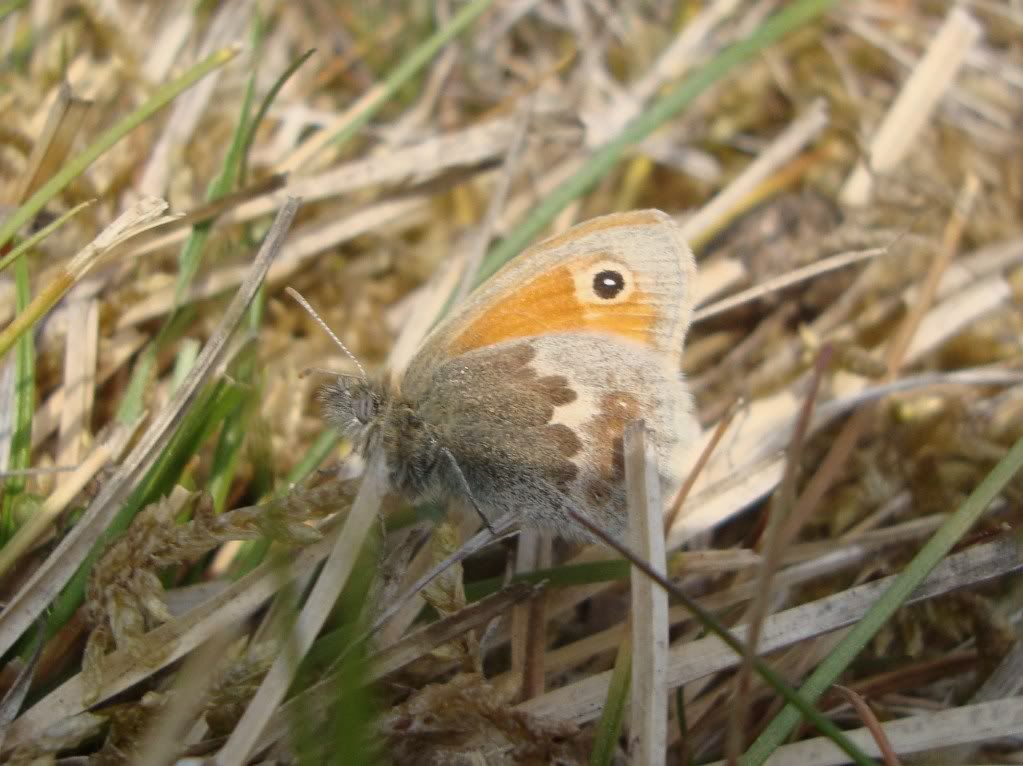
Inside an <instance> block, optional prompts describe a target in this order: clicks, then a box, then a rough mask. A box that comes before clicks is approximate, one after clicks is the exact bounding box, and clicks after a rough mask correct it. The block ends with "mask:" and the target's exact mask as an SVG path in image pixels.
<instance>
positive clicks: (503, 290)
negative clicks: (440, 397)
mask: <svg viewBox="0 0 1023 766" xmlns="http://www.w3.org/2000/svg"><path fill="white" fill-rule="evenodd" d="M695 276H696V263H695V261H694V259H693V254H692V251H691V250H690V249H689V246H688V245H687V244H686V243H685V241H684V240H683V239H682V235H681V232H680V231H679V229H678V227H677V226H676V225H675V222H674V221H673V220H672V219H671V217H670V216H668V215H666V214H665V213H662V212H661V211H659V210H639V211H634V212H631V213H616V214H614V215H607V216H603V217H600V218H594V219H593V220H590V221H586V222H585V223H582V224H579V225H577V226H574V227H572V228H571V229H569V230H568V231H566V232H564V233H563V234H559V235H557V236H554V237H551V238H549V239H546V240H544V241H543V242H540V243H539V244H537V245H536V246H534V247H532V248H529V249H528V250H526V251H524V252H523V253H522V254H521V255H519V256H518V257H516V258H515V259H513V260H512V261H510V262H509V263H508V264H506V265H505V266H504V268H502V269H501V270H500V271H498V272H497V273H496V274H494V275H493V276H492V277H491V278H490V279H489V280H487V282H486V283H485V284H484V285H482V286H481V287H480V288H479V289H477V290H476V291H475V292H474V293H472V295H470V297H469V299H468V300H466V301H465V302H464V303H463V304H462V305H461V306H460V307H458V308H457V309H456V310H455V311H454V312H453V313H452V314H451V315H449V316H448V317H447V319H446V320H445V321H444V322H442V323H441V324H440V325H438V326H437V327H436V328H435V329H434V331H433V332H431V333H430V335H429V336H428V337H427V339H426V341H425V342H424V345H423V347H422V348H421V350H420V353H419V354H417V360H416V361H419V362H420V364H423V363H425V364H430V363H431V362H433V361H436V360H438V359H444V358H450V357H453V356H457V355H459V354H464V353H466V352H468V351H472V350H475V349H479V348H485V347H486V346H491V345H494V344H496V343H502V342H505V341H508V340H513V339H516V338H528V337H536V336H542V335H550V334H554V333H563V332H573V333H580V332H581V333H598V334H601V335H609V336H612V337H614V338H618V339H621V340H627V341H630V342H633V343H637V344H639V345H641V346H643V347H645V348H647V349H649V350H651V351H653V352H654V353H655V354H657V355H658V357H659V358H660V359H661V361H662V362H663V363H664V364H666V365H669V366H671V367H673V368H674V369H676V370H677V369H678V368H679V364H680V361H681V354H682V342H683V339H684V338H685V333H686V330H687V329H688V327H689V321H690V319H691V317H692V312H693V300H694V294H695V293H694V281H695ZM413 364H414V362H413ZM409 373H410V374H413V370H411V369H410V370H409Z"/></svg>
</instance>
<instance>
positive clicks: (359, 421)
mask: <svg viewBox="0 0 1023 766" xmlns="http://www.w3.org/2000/svg"><path fill="white" fill-rule="evenodd" d="M319 399H320V405H321V407H322V408H323V419H324V420H326V421H327V422H329V423H331V424H332V425H333V426H334V427H335V428H337V429H338V430H339V431H340V432H341V433H342V434H344V435H345V436H346V437H348V438H349V439H351V440H352V441H353V442H354V444H355V446H356V448H357V449H359V450H361V451H365V449H366V447H367V446H368V445H369V443H370V442H371V440H372V439H373V438H374V435H375V434H376V433H377V432H378V431H379V428H380V421H381V419H382V413H383V410H384V406H385V404H386V395H385V391H384V388H383V386H382V385H380V384H379V383H377V382H375V381H371V380H369V379H368V378H362V377H355V376H349V375H339V376H338V377H337V378H336V379H335V380H334V382H333V383H328V384H327V385H326V386H324V387H323V388H322V389H320V394H319Z"/></svg>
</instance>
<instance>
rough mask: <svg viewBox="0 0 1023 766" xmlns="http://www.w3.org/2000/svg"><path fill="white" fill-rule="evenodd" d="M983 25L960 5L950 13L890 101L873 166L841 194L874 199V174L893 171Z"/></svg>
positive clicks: (874, 145)
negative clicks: (895, 96) (871, 196)
mask: <svg viewBox="0 0 1023 766" xmlns="http://www.w3.org/2000/svg"><path fill="white" fill-rule="evenodd" d="M980 31H981V30H980V26H979V25H978V24H977V22H976V21H974V19H973V17H971V16H970V14H969V13H968V12H967V11H966V10H964V9H963V8H961V7H958V6H957V7H954V8H953V9H952V10H951V11H949V14H948V17H947V18H946V20H945V23H944V24H943V25H942V28H941V30H940V31H939V32H938V34H937V35H935V37H934V39H933V40H932V41H931V44H930V46H929V47H928V49H927V53H926V54H925V55H924V57H923V58H922V59H921V60H920V63H919V64H918V65H917V67H916V69H914V70H913V73H912V75H910V77H909V79H908V80H907V81H906V84H905V86H904V87H903V89H902V91H901V92H900V93H899V97H898V98H897V99H896V100H895V103H893V104H892V107H891V109H890V110H889V111H888V114H887V115H885V119H884V122H882V123H881V126H880V127H879V128H878V130H877V133H876V134H875V136H874V140H873V141H872V142H871V145H870V152H869V155H868V156H869V163H870V168H869V170H868V168H867V166H866V165H865V164H863V163H861V164H859V165H857V166H856V169H855V170H854V171H853V173H852V175H851V176H850V177H849V179H848V180H847V181H846V183H845V186H844V187H843V188H842V191H841V193H840V195H839V196H840V198H841V200H842V201H843V202H845V203H846V204H848V205H863V204H865V203H866V202H867V201H868V200H869V199H870V194H871V189H872V186H873V182H872V179H871V172H874V173H887V172H890V171H892V170H894V169H895V167H896V166H897V165H898V164H899V162H900V161H901V160H902V158H903V157H904V156H905V155H906V152H907V151H908V150H909V149H910V147H912V146H913V142H914V141H915V139H916V137H917V135H918V134H919V132H920V131H921V130H922V129H923V127H924V126H925V125H926V124H927V122H928V121H929V120H930V118H931V114H932V112H933V111H934V107H935V106H936V105H937V103H938V101H939V100H940V99H941V97H942V96H943V95H944V94H945V91H946V90H947V89H948V88H949V86H950V85H951V84H952V80H953V79H954V78H955V76H956V74H957V73H958V72H959V67H960V66H961V65H962V63H963V60H964V59H965V58H966V55H967V53H969V51H970V48H971V47H972V46H973V44H974V43H975V42H976V41H977V38H978V37H979V36H980Z"/></svg>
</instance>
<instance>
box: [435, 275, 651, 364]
mask: <svg viewBox="0 0 1023 766" xmlns="http://www.w3.org/2000/svg"><path fill="white" fill-rule="evenodd" d="M572 274H573V269H572V268H571V267H568V266H562V267H560V268H557V269H553V270H551V271H549V272H547V273H545V274H541V275H540V276H538V277H536V278H535V279H533V280H532V281H530V282H527V283H526V284H524V285H522V286H520V287H517V288H515V289H514V290H513V291H511V292H510V293H508V294H507V295H505V296H504V297H502V298H498V299H497V300H495V301H494V302H493V303H492V304H491V305H490V306H489V307H488V308H487V309H486V310H485V311H484V312H483V313H481V314H479V315H478V316H476V317H475V318H474V319H472V320H471V321H470V322H469V323H468V325H467V326H466V328H465V329H464V330H462V332H460V333H459V334H458V335H457V336H456V337H455V338H454V340H453V341H452V342H451V352H452V353H453V354H462V353H465V352H466V351H471V350H473V349H477V348H483V347H485V346H492V345H494V344H496V343H502V342H504V341H508V340H513V339H515V338H527V337H530V336H533V335H546V334H548V333H557V332H603V333H609V334H611V335H617V336H619V337H622V338H625V339H627V340H631V341H635V342H637V343H642V344H644V345H652V344H653V337H652V336H653V330H654V320H655V318H656V315H655V312H654V311H653V310H652V309H651V307H650V306H649V305H648V303H647V301H646V300H645V296H644V294H643V292H642V291H641V290H634V291H633V293H632V294H631V295H630V296H629V299H628V300H626V301H622V302H620V303H614V304H608V305H601V304H594V303H587V304H584V303H581V302H580V301H579V299H578V297H577V296H576V292H575V280H574V279H573V278H572Z"/></svg>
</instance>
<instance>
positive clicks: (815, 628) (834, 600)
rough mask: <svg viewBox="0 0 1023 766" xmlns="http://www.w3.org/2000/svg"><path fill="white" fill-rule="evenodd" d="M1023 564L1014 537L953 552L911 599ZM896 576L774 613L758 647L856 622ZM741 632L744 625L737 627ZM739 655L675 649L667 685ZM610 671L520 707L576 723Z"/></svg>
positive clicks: (715, 649)
mask: <svg viewBox="0 0 1023 766" xmlns="http://www.w3.org/2000/svg"><path fill="white" fill-rule="evenodd" d="M1021 569H1023V558H1021V557H1020V553H1019V548H1018V547H1017V545H1016V543H1015V542H1014V541H1012V540H1002V541H999V542H994V543H988V544H986V545H980V546H977V547H975V548H971V549H969V550H967V551H964V552H962V553H957V554H955V555H952V556H949V557H948V558H947V559H946V560H945V561H943V562H942V563H941V564H940V565H939V566H938V567H935V569H934V571H933V572H932V573H931V575H930V576H929V577H928V578H927V580H926V581H925V582H924V584H923V585H922V586H921V587H920V588H919V589H917V590H916V591H915V592H914V593H913V597H912V599H911V601H912V602H917V601H921V600H924V599H928V598H933V597H935V596H937V595H940V594H942V593H948V592H950V591H952V590H956V589H959V588H966V587H969V586H971V585H974V584H977V583H981V582H987V581H990V580H992V579H994V578H998V577H1003V576H1005V575H1008V574H1011V573H1013V572H1018V571H1020V570H1021ZM894 580H895V577H894V576H893V577H885V578H882V579H880V580H876V581H874V582H871V583H868V584H866V585H859V586H857V587H855V588H850V589H849V590H846V591H842V592H840V593H837V594H835V595H833V596H828V597H826V598H823V599H819V600H817V601H812V602H810V603H808V604H804V605H802V606H798V607H794V608H792V609H787V610H785V611H784V612H778V613H776V614H773V615H771V616H770V617H769V618H767V620H765V621H764V628H763V639H762V642H761V645H760V651H761V652H763V653H767V652H771V651H774V650H776V649H780V648H782V647H785V646H791V645H793V644H795V643H797V642H799V641H805V640H806V639H808V638H813V637H815V636H819V635H822V634H824V633H828V632H830V631H833V630H838V629H839V628H843V627H845V626H847V625H851V624H853V623H855V622H856V621H857V620H859V619H860V617H862V616H863V615H864V614H865V613H866V611H867V609H869V608H870V606H871V605H873V603H874V602H875V601H876V600H877V597H878V596H879V595H880V594H881V593H883V592H884V591H885V589H886V588H887V587H888V585H890V584H891V583H892V582H894ZM735 633H736V635H737V636H738V637H740V638H741V637H743V636H744V635H745V630H744V629H741V628H740V629H738V630H736V631H735ZM740 660H741V658H740V657H739V656H738V655H737V654H736V653H735V652H734V651H733V650H732V649H731V648H730V647H728V646H725V645H724V643H723V642H722V641H721V640H720V639H718V638H717V637H710V638H703V639H700V640H698V641H691V642H689V643H686V644H682V645H680V646H674V647H672V648H671V651H670V654H669V661H668V670H667V673H666V674H665V675H666V680H667V684H668V688H669V689H674V688H676V687H678V686H680V685H682V684H685V683H689V682H690V681H694V680H696V679H698V678H703V677H705V676H708V675H711V674H713V673H716V672H718V671H719V670H723V669H725V668H731V667H734V666H735V665H737V664H738V663H739V661H740ZM610 675H611V674H610V671H607V672H604V673H598V674H595V675H592V676H589V677H587V678H585V679H583V680H581V681H576V682H574V683H570V684H568V685H566V686H563V687H561V688H560V689H557V690H555V691H552V692H548V693H547V694H545V695H544V696H542V697H538V698H537V699H535V700H530V701H529V702H525V703H523V704H522V705H520V706H519V707H520V708H522V709H523V710H527V711H529V712H531V713H534V714H537V715H552V716H560V717H562V718H567V719H569V720H572V721H576V722H579V723H581V722H585V721H590V720H593V718H595V717H596V716H597V714H598V713H599V712H600V706H601V704H602V703H603V701H604V698H605V697H606V695H607V684H608V681H609V679H610Z"/></svg>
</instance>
